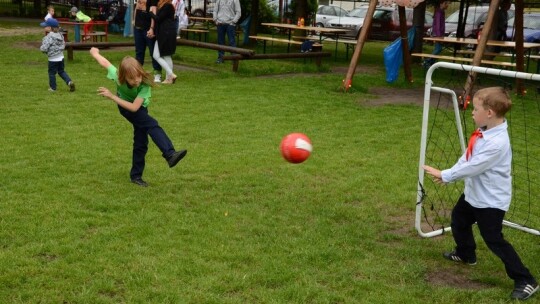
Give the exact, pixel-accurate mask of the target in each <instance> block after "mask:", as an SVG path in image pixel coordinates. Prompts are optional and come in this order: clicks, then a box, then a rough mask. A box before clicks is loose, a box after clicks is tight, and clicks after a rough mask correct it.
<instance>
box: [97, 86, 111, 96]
mask: <svg viewBox="0 0 540 304" xmlns="http://www.w3.org/2000/svg"><path fill="white" fill-rule="evenodd" d="M98 95H101V96H103V97H107V98H109V99H112V98H113V94H112V93H111V91H109V89H107V88H104V87H99V88H98Z"/></svg>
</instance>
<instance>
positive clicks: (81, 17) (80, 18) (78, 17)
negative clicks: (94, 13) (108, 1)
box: [75, 11, 92, 22]
mask: <svg viewBox="0 0 540 304" xmlns="http://www.w3.org/2000/svg"><path fill="white" fill-rule="evenodd" d="M75 19H76V20H77V21H82V22H90V21H91V20H92V18H90V17H88V16H86V15H85V14H84V13H83V12H81V11H78V12H77V14H75Z"/></svg>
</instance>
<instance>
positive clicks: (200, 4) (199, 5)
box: [186, 0, 215, 17]
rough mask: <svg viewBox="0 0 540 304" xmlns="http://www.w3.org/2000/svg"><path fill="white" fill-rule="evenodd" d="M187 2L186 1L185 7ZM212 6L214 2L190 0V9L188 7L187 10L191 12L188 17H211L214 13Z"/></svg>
mask: <svg viewBox="0 0 540 304" xmlns="http://www.w3.org/2000/svg"><path fill="white" fill-rule="evenodd" d="M205 1H206V14H205V11H204V4H205ZM188 3H189V2H188V1H186V6H187V4H188ZM214 4H215V0H191V7H188V10H189V11H190V12H191V13H190V15H191V16H194V17H211V16H212V13H214Z"/></svg>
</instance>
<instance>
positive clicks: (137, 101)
mask: <svg viewBox="0 0 540 304" xmlns="http://www.w3.org/2000/svg"><path fill="white" fill-rule="evenodd" d="M90 54H91V55H92V57H94V59H96V61H97V62H98V63H99V64H100V65H101V66H102V67H104V68H106V69H107V78H109V79H111V80H113V81H114V82H115V83H116V94H113V93H112V92H111V91H109V89H107V88H105V87H99V88H98V95H101V96H103V97H106V98H109V99H110V100H112V101H114V102H115V103H116V104H117V105H118V109H119V110H120V114H122V116H124V117H125V118H126V119H127V120H128V121H129V122H130V123H131V124H132V125H133V162H132V165H131V172H130V177H131V182H132V183H134V184H137V185H139V186H143V187H146V186H148V184H147V183H146V182H145V181H144V180H143V179H142V175H143V170H144V166H145V160H144V158H145V155H146V152H147V151H148V135H150V137H151V138H152V140H153V141H154V143H155V144H156V146H157V147H158V148H159V149H160V150H161V153H162V156H163V157H164V158H165V160H167V163H168V164H169V167H170V168H172V167H174V166H175V165H176V164H177V163H178V162H179V161H180V160H181V159H182V158H184V156H186V153H187V150H180V151H176V150H175V149H174V146H173V144H172V142H171V140H170V139H169V137H168V136H167V134H166V133H165V131H164V130H163V129H162V128H161V127H160V126H159V123H158V122H157V120H155V119H154V118H152V117H151V116H150V115H149V114H148V109H147V107H148V105H149V104H150V97H151V95H152V94H151V87H152V86H153V85H154V82H153V80H152V76H151V75H150V73H147V72H145V71H144V69H143V68H142V66H141V64H140V63H139V62H138V61H137V60H136V59H135V58H133V57H130V56H126V57H124V59H122V62H120V67H119V68H118V69H117V68H116V67H115V66H114V65H112V64H111V63H110V62H109V60H107V59H106V58H105V57H103V56H102V55H101V54H100V53H99V49H98V48H95V47H93V48H91V49H90Z"/></svg>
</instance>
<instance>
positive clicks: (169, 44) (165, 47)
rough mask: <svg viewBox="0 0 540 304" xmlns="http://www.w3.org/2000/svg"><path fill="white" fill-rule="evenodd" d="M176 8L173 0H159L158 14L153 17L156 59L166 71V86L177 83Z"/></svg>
mask: <svg viewBox="0 0 540 304" xmlns="http://www.w3.org/2000/svg"><path fill="white" fill-rule="evenodd" d="M174 12H175V11H174V6H173V5H172V1H171V0H159V2H158V5H157V12H156V13H155V14H154V13H153V12H150V14H151V15H152V19H154V24H155V29H154V30H155V34H156V44H155V46H154V54H153V56H154V59H156V61H157V62H158V63H159V65H161V67H162V68H163V69H164V70H165V74H166V79H165V80H164V81H163V82H162V83H164V84H172V83H174V82H175V81H176V75H175V74H174V72H173V62H172V55H174V53H175V52H176V24H177V23H176V21H175V18H174Z"/></svg>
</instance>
